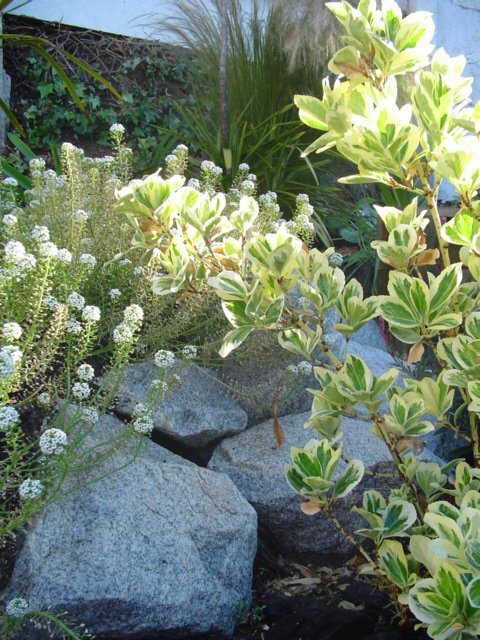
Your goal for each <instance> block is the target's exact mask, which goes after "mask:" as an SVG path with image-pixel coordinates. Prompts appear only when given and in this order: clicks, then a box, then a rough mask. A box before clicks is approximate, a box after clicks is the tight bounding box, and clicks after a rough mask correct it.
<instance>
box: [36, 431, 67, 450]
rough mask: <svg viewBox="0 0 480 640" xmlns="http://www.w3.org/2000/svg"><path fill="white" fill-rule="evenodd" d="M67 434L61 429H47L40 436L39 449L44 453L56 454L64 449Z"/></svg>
mask: <svg viewBox="0 0 480 640" xmlns="http://www.w3.org/2000/svg"><path fill="white" fill-rule="evenodd" d="M67 441H68V438H67V434H66V433H65V431H62V430H61V429H56V428H54V427H53V428H51V429H47V430H46V431H44V432H43V433H42V435H41V436H40V440H39V442H38V444H39V447H40V451H41V452H42V453H43V454H45V455H52V454H53V455H58V454H59V453H63V452H64V451H65V447H66V445H67Z"/></svg>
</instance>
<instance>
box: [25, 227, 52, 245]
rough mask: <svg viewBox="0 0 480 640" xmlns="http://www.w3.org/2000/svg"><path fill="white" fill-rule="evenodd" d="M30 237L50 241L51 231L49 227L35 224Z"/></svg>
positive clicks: (38, 240) (37, 240)
mask: <svg viewBox="0 0 480 640" xmlns="http://www.w3.org/2000/svg"><path fill="white" fill-rule="evenodd" d="M30 237H31V239H32V240H35V242H48V241H49V240H50V231H49V230H48V228H47V227H40V226H38V225H35V226H34V227H33V229H32V230H31V231H30Z"/></svg>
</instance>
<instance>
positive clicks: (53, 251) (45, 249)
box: [38, 242, 58, 258]
mask: <svg viewBox="0 0 480 640" xmlns="http://www.w3.org/2000/svg"><path fill="white" fill-rule="evenodd" d="M38 253H39V254H40V255H41V256H42V257H43V258H55V256H56V255H57V254H58V247H57V245H56V244H55V243H54V242H42V243H41V244H40V246H39V247H38Z"/></svg>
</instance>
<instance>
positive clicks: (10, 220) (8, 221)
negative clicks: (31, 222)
mask: <svg viewBox="0 0 480 640" xmlns="http://www.w3.org/2000/svg"><path fill="white" fill-rule="evenodd" d="M17 222H18V219H17V216H14V215H13V213H7V214H6V215H4V216H3V218H2V224H3V225H4V226H5V227H7V229H12V228H13V227H14V226H15V225H16V224H17Z"/></svg>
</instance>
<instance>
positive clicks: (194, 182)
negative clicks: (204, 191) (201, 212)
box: [187, 178, 201, 191]
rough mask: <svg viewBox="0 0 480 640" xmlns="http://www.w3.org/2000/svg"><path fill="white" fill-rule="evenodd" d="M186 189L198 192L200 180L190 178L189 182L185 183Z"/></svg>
mask: <svg viewBox="0 0 480 640" xmlns="http://www.w3.org/2000/svg"><path fill="white" fill-rule="evenodd" d="M187 187H190V188H191V189H196V190H197V191H200V188H201V185H200V180H199V179H198V178H190V180H189V181H188V182H187Z"/></svg>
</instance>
